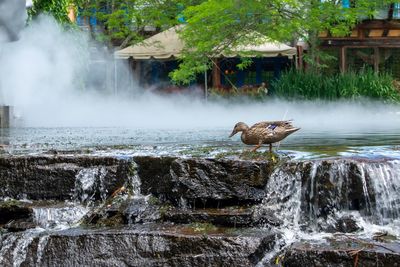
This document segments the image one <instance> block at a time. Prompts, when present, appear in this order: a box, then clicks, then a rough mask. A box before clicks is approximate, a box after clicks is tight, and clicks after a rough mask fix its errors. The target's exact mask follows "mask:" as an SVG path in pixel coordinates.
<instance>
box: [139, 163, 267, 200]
mask: <svg viewBox="0 0 400 267" xmlns="http://www.w3.org/2000/svg"><path fill="white" fill-rule="evenodd" d="M134 161H135V162H136V163H137V164H138V174H139V176H140V178H141V181H142V187H141V189H142V193H143V194H148V193H152V194H154V195H156V196H159V197H162V198H165V199H169V200H171V201H173V202H175V203H177V202H178V201H179V200H180V198H185V199H189V200H196V199H197V200H202V201H205V202H208V204H207V203H206V205H211V206H217V202H218V201H219V204H220V205H235V204H238V203H244V202H257V201H260V200H261V199H262V198H263V197H264V196H265V191H264V187H265V185H266V183H267V181H268V177H269V175H270V174H271V172H272V169H273V165H272V164H269V163H268V162H254V161H235V160H214V159H200V158H199V159H177V158H168V157H167V158H161V159H160V158H152V157H135V158H134ZM199 202H200V201H199ZM199 205H200V204H199Z"/></svg>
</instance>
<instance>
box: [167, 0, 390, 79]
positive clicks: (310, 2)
mask: <svg viewBox="0 0 400 267" xmlns="http://www.w3.org/2000/svg"><path fill="white" fill-rule="evenodd" d="M384 2H385V1H382V0H374V1H373V0H357V1H356V4H355V5H353V6H352V7H351V8H345V7H343V6H342V1H338V0H325V1H320V0H246V1H240V0H208V1H205V2H203V3H201V4H199V5H196V6H190V7H188V8H186V9H185V11H184V17H185V19H186V22H187V25H186V27H184V29H183V31H182V32H181V36H182V38H183V39H184V41H185V52H184V54H183V56H182V58H181V63H180V66H179V69H177V70H176V71H174V72H173V73H172V74H171V77H172V79H173V80H174V81H175V82H178V83H188V82H190V81H191V80H193V79H194V78H195V76H196V74H197V73H200V72H203V71H204V70H206V69H209V68H210V67H211V66H212V64H213V63H212V61H210V59H212V58H214V57H217V56H218V55H219V54H220V53H221V52H224V53H229V52H230V51H231V50H232V48H234V47H236V46H238V45H246V44H256V43H258V42H261V41H262V38H259V36H260V35H259V34H261V35H263V36H267V37H268V38H269V39H271V40H276V41H280V42H282V41H283V42H295V41H296V40H299V39H302V40H305V41H306V42H308V44H309V53H308V61H309V63H310V66H311V68H310V70H311V71H313V70H318V68H320V67H321V66H320V65H319V64H318V60H317V59H318V58H319V57H320V56H321V52H320V51H319V50H318V33H319V32H321V31H324V30H328V31H330V32H331V33H332V34H334V35H337V36H344V35H346V34H348V33H349V32H350V31H351V29H352V27H354V25H355V24H356V23H357V22H358V21H359V20H361V19H365V18H370V17H372V16H373V14H374V12H375V11H376V10H377V9H378V8H379V7H381V6H382V4H384ZM245 56H246V55H243V57H244V58H245ZM248 64H249V61H248V60H245V61H244V62H243V64H242V65H241V66H239V67H245V66H246V65H248Z"/></svg>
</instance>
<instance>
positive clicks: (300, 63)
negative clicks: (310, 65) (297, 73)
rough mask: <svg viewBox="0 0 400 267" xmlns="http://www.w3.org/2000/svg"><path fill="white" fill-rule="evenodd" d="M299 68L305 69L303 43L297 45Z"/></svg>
mask: <svg viewBox="0 0 400 267" xmlns="http://www.w3.org/2000/svg"><path fill="white" fill-rule="evenodd" d="M297 68H298V69H299V70H302V69H303V47H302V46H301V45H298V46H297Z"/></svg>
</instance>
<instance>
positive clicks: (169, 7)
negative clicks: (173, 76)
mask: <svg viewBox="0 0 400 267" xmlns="http://www.w3.org/2000/svg"><path fill="white" fill-rule="evenodd" d="M200 2H202V1H198V0H183V1H182V0H170V1H166V0H165V1H163V0H113V1H109V0H81V2H80V3H79V5H78V6H79V8H80V10H81V15H83V16H88V17H92V18H96V19H97V21H98V26H97V27H100V30H96V29H93V31H92V33H93V35H94V36H95V37H96V39H98V40H100V41H103V42H105V43H109V44H112V45H114V46H115V45H116V46H119V47H120V48H123V47H125V46H127V45H130V44H132V43H136V42H138V41H140V40H143V38H145V37H148V35H149V33H147V32H146V31H145V27H149V26H151V27H155V28H156V30H157V31H161V30H165V29H167V28H169V27H171V26H174V25H176V24H177V23H179V16H180V14H182V12H183V10H184V9H185V8H186V7H188V6H191V5H193V4H198V3H200Z"/></svg>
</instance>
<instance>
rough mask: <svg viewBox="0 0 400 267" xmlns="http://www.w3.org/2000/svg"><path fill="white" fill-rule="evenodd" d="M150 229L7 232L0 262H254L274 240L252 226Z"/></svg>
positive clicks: (206, 263)
mask: <svg viewBox="0 0 400 267" xmlns="http://www.w3.org/2000/svg"><path fill="white" fill-rule="evenodd" d="M151 227H152V226H146V227H140V228H136V229H130V228H123V229H118V230H110V229H97V230H88V229H74V230H72V229H70V230H65V231H62V232H55V233H51V234H49V235H44V234H45V233H42V234H41V233H39V234H36V236H35V235H34V234H33V233H23V234H20V235H18V236H16V235H15V234H14V236H10V235H8V234H5V235H3V236H2V237H0V241H1V242H2V246H3V249H2V255H1V256H2V257H0V261H1V262H0V265H2V266H12V264H13V262H15V261H16V260H18V261H19V262H20V263H21V266H228V265H231V266H254V265H255V264H256V263H257V262H259V261H260V260H261V258H262V257H263V255H264V252H265V251H268V250H269V249H270V248H272V247H273V244H274V242H275V240H276V236H275V235H274V234H271V233H267V232H262V231H256V230H250V229H249V230H248V231H247V232H246V231H241V232H240V233H239V232H237V233H235V230H234V229H225V230H221V229H219V230H217V231H214V230H209V231H208V232H200V231H199V232H196V228H195V227H192V226H180V227H176V226H173V225H163V226H160V225H159V226H157V227H156V228H154V229H151ZM252 231H254V232H252ZM21 240H24V242H26V243H24V246H23V247H24V249H25V251H19V255H23V256H24V257H22V258H21V257H20V256H18V255H16V254H13V252H14V250H15V249H16V247H18V245H19V246H20V247H21V242H22V241H21ZM20 249H21V248H20ZM15 257H18V259H14V258H15Z"/></svg>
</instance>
